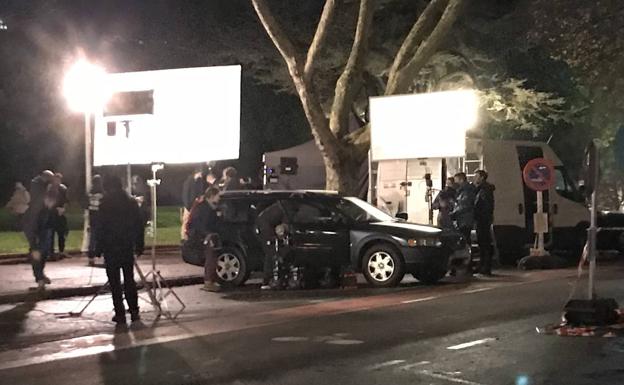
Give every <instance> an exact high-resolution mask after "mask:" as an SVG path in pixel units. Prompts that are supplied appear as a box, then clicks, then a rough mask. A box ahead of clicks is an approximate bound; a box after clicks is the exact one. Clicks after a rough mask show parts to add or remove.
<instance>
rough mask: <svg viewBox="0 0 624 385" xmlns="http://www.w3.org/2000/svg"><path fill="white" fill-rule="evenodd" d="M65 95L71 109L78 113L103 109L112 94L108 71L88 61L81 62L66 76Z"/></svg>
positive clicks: (64, 83)
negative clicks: (108, 82) (107, 75)
mask: <svg viewBox="0 0 624 385" xmlns="http://www.w3.org/2000/svg"><path fill="white" fill-rule="evenodd" d="M63 94H64V96H65V99H67V103H68V105H69V108H71V109H72V110H74V111H76V112H84V113H88V112H94V111H96V110H98V109H100V108H103V107H104V104H105V103H106V102H107V101H108V98H109V97H110V94H111V93H110V90H109V87H108V85H107V81H106V71H104V69H103V68H102V67H99V66H97V65H95V64H92V63H89V62H88V61H86V60H83V59H81V60H79V61H78V62H76V64H74V65H73V66H72V67H71V69H70V70H69V71H68V72H67V74H66V75H65V79H64V81H63Z"/></svg>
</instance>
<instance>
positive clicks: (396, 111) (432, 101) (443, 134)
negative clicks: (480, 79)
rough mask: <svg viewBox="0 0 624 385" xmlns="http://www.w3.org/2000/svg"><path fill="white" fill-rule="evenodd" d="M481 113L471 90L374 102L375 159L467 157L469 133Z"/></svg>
mask: <svg viewBox="0 0 624 385" xmlns="http://www.w3.org/2000/svg"><path fill="white" fill-rule="evenodd" d="M478 109H479V100H478V96H477V95H476V94H475V92H474V91H471V90H462V91H445V92H435V93H429V94H411V95H397V96H380V97H374V98H371V99H370V119H371V149H372V158H373V160H375V161H379V160H392V159H415V158H444V157H455V156H464V155H465V150H466V131H467V130H469V129H471V128H472V127H473V126H474V125H475V123H476V121H477V114H478Z"/></svg>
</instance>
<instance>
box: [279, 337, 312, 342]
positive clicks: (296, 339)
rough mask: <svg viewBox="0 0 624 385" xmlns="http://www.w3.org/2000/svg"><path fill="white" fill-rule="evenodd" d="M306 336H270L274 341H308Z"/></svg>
mask: <svg viewBox="0 0 624 385" xmlns="http://www.w3.org/2000/svg"><path fill="white" fill-rule="evenodd" d="M308 340H309V338H308V337H275V338H271V341H274V342H305V341H308Z"/></svg>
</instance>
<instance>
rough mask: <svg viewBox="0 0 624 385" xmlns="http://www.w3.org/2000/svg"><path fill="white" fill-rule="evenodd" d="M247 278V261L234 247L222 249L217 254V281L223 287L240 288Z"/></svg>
mask: <svg viewBox="0 0 624 385" xmlns="http://www.w3.org/2000/svg"><path fill="white" fill-rule="evenodd" d="M248 278H249V271H248V269H247V261H246V260H245V257H244V255H243V253H241V252H240V251H239V250H238V249H236V248H234V247H224V248H222V249H220V250H219V251H218V254H217V281H218V282H219V283H220V284H221V285H225V286H240V285H242V284H244V283H245V281H247V279H248Z"/></svg>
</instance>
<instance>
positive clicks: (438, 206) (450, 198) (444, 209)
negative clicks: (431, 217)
mask: <svg viewBox="0 0 624 385" xmlns="http://www.w3.org/2000/svg"><path fill="white" fill-rule="evenodd" d="M456 194H457V192H456V191H455V180H454V179H453V178H448V180H447V181H446V186H445V187H444V190H442V191H440V193H439V194H438V196H436V198H435V199H434V200H433V204H432V206H431V207H432V209H434V210H438V221H437V226H438V227H440V228H443V229H453V228H454V226H453V220H452V219H451V212H452V211H453V209H454V208H455V198H456Z"/></svg>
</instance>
